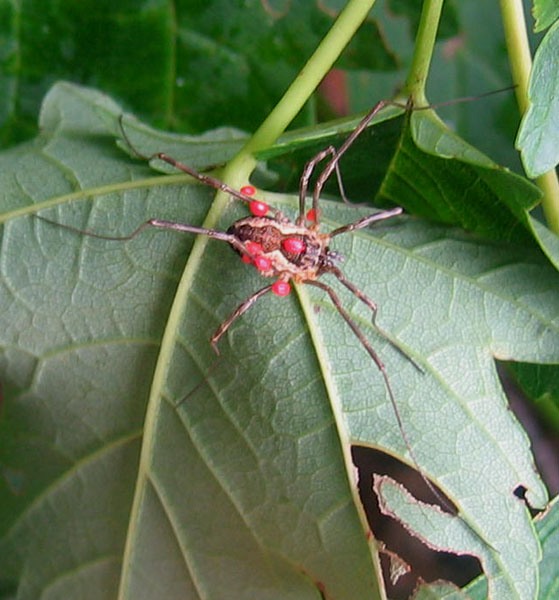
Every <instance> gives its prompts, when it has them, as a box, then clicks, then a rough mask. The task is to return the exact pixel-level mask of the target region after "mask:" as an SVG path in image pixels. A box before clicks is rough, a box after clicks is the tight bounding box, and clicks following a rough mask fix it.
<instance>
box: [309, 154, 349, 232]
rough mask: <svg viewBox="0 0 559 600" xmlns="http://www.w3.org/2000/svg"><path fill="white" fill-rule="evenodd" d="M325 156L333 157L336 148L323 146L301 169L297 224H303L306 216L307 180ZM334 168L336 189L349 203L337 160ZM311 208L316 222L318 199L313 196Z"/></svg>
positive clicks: (317, 219) (318, 216)
mask: <svg viewBox="0 0 559 600" xmlns="http://www.w3.org/2000/svg"><path fill="white" fill-rule="evenodd" d="M327 156H331V157H332V159H334V158H335V157H336V148H334V146H328V147H327V148H325V149H324V150H322V151H320V152H319V153H318V154H316V155H315V156H313V158H311V159H310V160H309V162H307V164H306V165H305V168H304V169H303V173H302V175H301V178H300V180H299V217H298V218H297V225H303V224H304V223H305V218H306V210H305V204H306V199H307V192H308V189H309V181H310V178H311V177H312V174H313V171H314V169H315V168H316V165H317V164H318V163H320V162H321V161H323V160H324V159H325V158H326V157H327ZM334 168H335V171H336V179H337V181H338V189H339V190H340V195H341V197H342V200H343V201H344V202H345V203H346V204H351V202H350V201H349V200H348V198H347V196H346V193H345V189H344V184H343V181H342V174H341V173H340V168H339V165H338V163H337V162H336V164H335V167H334ZM312 208H313V210H314V214H315V223H318V222H319V218H320V214H319V208H318V200H317V199H316V198H314V197H313V206H312Z"/></svg>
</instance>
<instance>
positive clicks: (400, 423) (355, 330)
mask: <svg viewBox="0 0 559 600" xmlns="http://www.w3.org/2000/svg"><path fill="white" fill-rule="evenodd" d="M303 283H306V284H307V285H312V286H314V287H317V288H320V289H321V290H323V291H324V292H326V293H327V294H328V296H330V300H331V301H332V304H333V305H334V308H335V309H336V310H337V311H338V313H339V314H340V315H341V316H342V318H343V320H344V321H345V322H346V323H347V325H348V326H349V328H350V329H351V331H353V333H354V334H355V335H356V337H357V339H358V340H359V341H360V342H361V344H362V346H363V347H364V348H365V350H366V351H367V354H368V355H369V356H370V357H371V358H372V359H373V361H374V363H375V364H376V366H377V367H378V369H379V371H380V372H381V375H382V378H383V379H384V384H385V386H386V389H387V391H388V397H389V398H390V404H391V405H392V412H393V413H394V416H395V418H396V422H397V423H398V428H399V430H400V433H401V435H402V439H403V440H404V444H405V446H406V449H407V451H408V453H409V455H410V458H411V460H412V462H413V464H414V466H415V467H416V468H417V470H418V471H419V473H420V475H421V478H422V479H423V481H424V482H425V484H426V485H427V487H428V488H429V489H430V490H431V492H432V493H433V494H434V496H435V497H436V498H437V499H438V500H439V502H441V504H442V505H443V506H445V507H446V508H447V509H448V510H449V511H450V512H455V508H454V506H453V505H452V504H451V503H449V501H448V500H447V499H446V498H445V497H444V496H443V495H442V494H441V493H440V492H439V491H438V490H437V489H436V487H435V486H434V485H433V484H432V483H431V481H430V480H429V478H428V477H427V475H426V474H425V473H424V472H423V469H422V468H421V467H420V466H419V462H418V460H417V457H416V456H415V452H414V450H413V447H412V445H411V441H410V439H409V437H408V434H407V433H406V430H405V428H404V422H403V421H402V417H401V416H400V410H399V408H398V404H397V403H396V396H395V395H394V391H393V390H392V385H391V384H390V379H389V377H388V373H387V372H386V367H385V366H384V363H383V362H382V360H381V359H380V357H379V355H378V354H377V353H376V352H375V350H374V348H373V347H372V346H371V343H370V342H369V340H368V339H367V338H366V337H365V335H364V334H363V332H362V331H361V329H359V326H358V325H357V323H356V322H355V321H354V320H353V319H352V318H351V316H350V314H349V313H348V312H347V310H346V309H345V308H344V307H343V305H342V302H341V300H340V298H339V296H338V295H337V294H336V292H335V291H334V290H333V289H332V288H331V287H330V286H329V285H326V284H325V283H322V281H311V280H308V281H304V282H303ZM373 305H374V303H373ZM386 339H388V338H386ZM388 341H389V342H390V340H389V339H388ZM391 343H392V342H391ZM396 348H397V346H396ZM410 360H412V359H410ZM412 362H413V360H412ZM414 364H415V363H414ZM418 368H420V367H418ZM466 524H467V525H468V527H470V526H469V524H468V523H466ZM476 535H478V534H477V533H476Z"/></svg>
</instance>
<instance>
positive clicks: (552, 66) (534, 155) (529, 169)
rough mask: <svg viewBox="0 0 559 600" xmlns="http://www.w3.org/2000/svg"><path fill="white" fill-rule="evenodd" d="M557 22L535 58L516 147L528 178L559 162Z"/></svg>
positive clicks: (546, 36)
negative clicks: (526, 104)
mask: <svg viewBox="0 0 559 600" xmlns="http://www.w3.org/2000/svg"><path fill="white" fill-rule="evenodd" d="M558 56H559V21H558V22H557V23H555V25H554V26H553V27H552V28H551V29H550V30H549V31H548V32H547V33H546V35H545V37H544V39H543V40H542V42H541V44H540V46H539V48H538V50H537V52H536V55H535V57H534V66H533V68H532V73H531V75H530V88H529V91H528V94H529V99H530V108H529V109H528V111H527V112H526V114H525V115H524V117H523V119H522V124H521V126H520V131H519V132H518V139H517V143H516V146H517V148H518V149H519V150H520V152H521V155H522V163H523V165H524V168H525V170H526V173H527V174H528V176H529V177H532V178H535V177H538V176H539V175H542V174H543V173H546V172H547V171H549V170H550V169H553V168H554V167H555V165H557V163H558V162H559V117H558V115H559V69H558V66H559V64H558V60H557V57H558Z"/></svg>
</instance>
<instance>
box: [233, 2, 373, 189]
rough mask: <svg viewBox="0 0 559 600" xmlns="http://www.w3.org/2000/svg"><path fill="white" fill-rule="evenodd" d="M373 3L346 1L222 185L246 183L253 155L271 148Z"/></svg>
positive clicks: (237, 157)
mask: <svg viewBox="0 0 559 600" xmlns="http://www.w3.org/2000/svg"><path fill="white" fill-rule="evenodd" d="M374 3H375V0H350V1H349V2H348V3H347V5H346V7H345V8H344V9H343V10H342V12H341V13H340V15H339V16H338V18H337V20H336V22H335V23H334V25H333V26H332V29H330V31H329V32H328V33H327V34H326V36H325V37H324V39H323V40H322V42H321V43H320V45H319V46H318V48H317V49H316V50H315V52H314V54H313V55H312V56H311V58H310V59H309V60H308V62H307V64H306V65H305V66H304V67H303V69H302V70H301V72H300V73H299V75H298V76H297V77H296V79H295V80H294V81H293V83H292V84H291V85H290V86H289V88H288V89H287V91H286V92H285V94H284V95H283V97H282V98H281V100H280V101H279V102H278V103H277V104H276V106H275V108H274V109H273V110H272V112H271V113H270V114H269V115H268V117H267V118H266V119H265V120H264V122H263V123H262V125H260V127H259V128H258V129H257V131H256V132H255V133H254V135H252V136H251V138H250V139H249V141H248V142H247V143H246V144H245V146H244V147H243V148H242V149H241V151H240V152H239V154H237V156H236V157H235V158H234V159H233V160H232V161H231V162H230V163H229V165H228V167H227V169H226V171H225V173H224V174H223V177H224V179H225V181H228V182H229V183H232V184H235V183H237V182H236V181H235V179H238V178H240V179H241V180H242V179H243V178H244V179H245V180H246V178H247V176H248V174H249V173H250V172H251V171H252V169H253V168H254V166H255V164H256V161H255V159H254V157H253V154H254V153H255V152H257V151H258V150H261V149H263V148H267V147H268V146H271V145H272V144H273V143H274V142H275V140H276V139H277V138H278V137H279V136H280V135H281V134H282V133H283V132H284V131H285V129H286V127H287V126H288V125H289V123H291V121H292V120H293V119H294V117H295V116H296V115H297V114H298V113H299V111H300V110H301V108H302V107H303V105H304V104H305V102H306V101H307V100H308V99H309V98H310V96H311V95H312V93H313V92H314V90H315V89H316V87H317V86H318V84H319V83H320V82H321V81H322V79H323V78H324V76H325V75H326V74H327V73H328V71H329V70H330V69H331V68H332V65H333V64H334V62H335V61H336V59H337V58H338V57H339V56H340V54H341V53H342V51H343V49H344V48H345V47H346V45H347V44H348V43H349V41H350V40H351V38H352V37H353V35H354V34H355V32H356V31H357V29H358V28H359V26H360V25H361V23H362V22H363V21H364V20H365V18H366V17H367V15H368V14H369V12H370V10H371V8H372V7H373V5H374ZM228 176H229V177H228Z"/></svg>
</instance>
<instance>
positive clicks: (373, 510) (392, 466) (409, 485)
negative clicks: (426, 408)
mask: <svg viewBox="0 0 559 600" xmlns="http://www.w3.org/2000/svg"><path fill="white" fill-rule="evenodd" d="M353 463H354V464H355V466H356V467H357V468H358V470H359V495H360V498H361V502H362V503H363V506H364V508H365V512H366V514H367V519H368V522H369V526H370V527H371V530H372V532H373V535H374V537H375V538H376V539H377V540H380V541H381V542H382V543H383V544H384V545H385V546H386V548H387V550H389V551H390V552H392V553H394V554H395V555H397V556H398V557H400V559H401V560H402V561H403V562H405V563H407V564H408V565H409V567H410V570H409V571H408V572H407V573H404V574H403V575H402V576H401V577H400V578H399V579H398V581H397V582H396V583H395V585H392V584H391V583H390V579H391V571H392V570H393V565H394V560H393V556H392V558H391V554H390V552H383V553H382V554H381V564H382V567H383V573H384V578H385V581H386V586H387V592H388V596H389V597H390V598H393V599H395V600H397V599H399V598H409V597H410V596H411V595H412V593H413V590H414V589H415V587H416V586H417V585H418V584H419V583H420V582H422V581H428V582H431V581H436V580H441V579H442V580H447V581H451V582H453V583H455V584H456V585H457V586H459V587H462V586H464V585H465V584H466V583H468V582H469V581H471V580H472V579H473V578H474V577H476V576H477V575H479V574H480V573H481V567H480V565H479V562H478V561H477V559H476V558H474V557H471V556H456V555H455V554H452V553H449V552H437V551H435V550H432V549H430V548H428V547H426V546H425V545H424V544H423V543H422V542H421V541H420V540H419V539H417V538H415V537H413V536H411V535H410V534H409V533H408V532H407V531H406V529H405V528H404V527H403V526H402V525H401V524H400V523H399V522H398V521H396V520H394V519H391V518H389V517H386V516H385V515H383V514H382V513H381V512H380V510H379V507H378V503H377V499H376V496H375V494H374V493H373V489H372V481H373V474H381V475H388V476H390V477H392V478H393V479H395V480H396V481H398V482H400V483H401V484H402V485H403V486H404V487H405V488H406V489H407V490H408V491H409V492H410V493H411V494H412V495H413V496H414V497H416V498H417V499H419V500H421V501H422V502H427V503H430V504H437V505H439V506H440V504H441V503H440V502H439V500H438V499H437V498H436V497H435V496H434V494H433V492H432V491H431V490H430V489H429V487H428V486H427V484H426V483H425V481H423V479H422V477H421V475H419V473H417V471H415V470H414V469H412V468H410V467H408V466H407V465H405V464H404V463H402V462H401V461H399V460H397V459H396V458H394V457H393V456H389V455H387V454H385V453H383V452H380V451H378V450H373V449H371V448H362V447H354V448H353ZM441 495H443V494H442V493H441ZM449 504H451V503H450V502H449ZM441 508H442V510H444V511H446V512H448V506H441Z"/></svg>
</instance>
